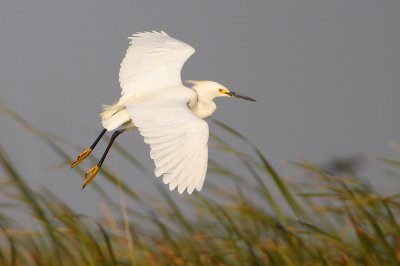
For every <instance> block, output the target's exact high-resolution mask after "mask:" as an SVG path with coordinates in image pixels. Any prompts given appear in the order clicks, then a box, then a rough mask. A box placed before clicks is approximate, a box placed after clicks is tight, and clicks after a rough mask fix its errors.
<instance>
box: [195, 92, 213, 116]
mask: <svg viewBox="0 0 400 266" xmlns="http://www.w3.org/2000/svg"><path fill="white" fill-rule="evenodd" d="M189 108H190V110H192V112H193V113H195V114H196V115H197V116H198V117H200V118H206V117H209V116H210V115H212V114H213V113H214V112H215V109H217V105H216V104H215V103H214V101H213V100H212V99H210V98H206V97H202V95H201V94H197V97H196V99H194V101H193V102H192V104H189Z"/></svg>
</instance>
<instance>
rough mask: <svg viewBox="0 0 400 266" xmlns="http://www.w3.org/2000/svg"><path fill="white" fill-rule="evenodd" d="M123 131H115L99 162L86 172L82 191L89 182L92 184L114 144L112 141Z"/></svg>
mask: <svg viewBox="0 0 400 266" xmlns="http://www.w3.org/2000/svg"><path fill="white" fill-rule="evenodd" d="M124 131H125V130H123V129H121V130H116V131H115V132H114V133H113V134H112V136H111V139H110V141H109V142H108V145H107V148H106V150H105V151H104V153H103V156H101V159H100V161H99V162H98V163H97V164H96V165H95V166H93V167H92V168H91V169H90V170H89V171H87V172H86V174H85V177H86V180H85V182H84V183H83V185H82V189H84V188H85V187H86V186H87V185H88V184H89V183H90V182H92V180H93V179H94V177H95V176H96V175H97V173H98V172H99V171H100V168H101V166H102V165H103V162H104V160H105V159H106V156H107V154H108V151H109V150H110V148H111V146H112V145H113V143H114V140H115V139H116V138H117V137H118V136H119V135H120V134H121V133H122V132H124Z"/></svg>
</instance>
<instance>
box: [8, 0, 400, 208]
mask: <svg viewBox="0 0 400 266" xmlns="http://www.w3.org/2000/svg"><path fill="white" fill-rule="evenodd" d="M399 10H400V2H399V1H395V0H393V1H390V0H385V1H369V0H352V1H348V0H338V1H317V0H298V1H263V0H259V1H236V0H220V1H211V0H205V1H172V0H158V1H154V0H147V1H127V0H125V1H98V0H87V1H76V0H71V1H50V0H37V1H28V0H20V1H11V0H2V1H1V3H0V100H1V104H2V105H6V106H8V107H9V108H11V109H12V110H14V111H15V112H17V113H18V114H20V115H21V116H23V117H24V118H25V119H27V120H28V121H29V122H30V123H32V124H33V125H35V126H36V127H38V128H40V129H42V130H45V131H49V132H52V133H54V134H56V135H59V136H61V137H63V138H65V139H67V140H69V141H70V143H73V144H75V145H79V146H82V148H87V147H88V146H89V145H90V144H91V143H92V142H93V140H94V139H95V137H96V136H97V134H98V133H99V132H100V130H101V124H100V120H99V115H98V114H99V112H100V111H101V105H102V104H111V103H113V102H114V101H116V100H117V99H118V98H119V95H120V88H119V84H118V70H119V64H120V62H121V60H122V58H123V56H124V54H125V51H126V49H127V47H128V39H127V37H128V36H130V35H131V34H132V33H134V32H137V31H147V30H164V31H166V32H167V33H168V34H170V35H171V36H173V37H175V38H177V39H179V40H182V41H184V42H187V43H189V44H191V45H192V46H193V47H194V48H195V49H196V53H195V54H194V55H193V56H192V57H191V59H190V60H189V61H188V62H187V63H186V65H185V67H184V68H183V72H182V78H183V80H185V79H208V80H215V81H218V82H220V83H222V84H224V85H225V86H226V87H228V88H231V89H232V90H234V91H238V92H241V93H243V94H246V95H249V96H251V97H254V98H256V99H257V103H250V102H243V101H239V100H227V99H218V100H217V104H218V109H217V112H216V113H215V114H214V117H215V118H216V119H218V120H220V121H223V122H225V123H226V124H228V125H230V126H231V127H233V128H235V129H237V130H238V131H239V132H241V133H243V134H244V135H245V136H246V137H248V138H249V139H250V140H251V141H252V142H253V143H254V144H256V145H257V147H259V149H260V150H261V151H262V152H264V154H266V156H267V158H268V159H269V160H270V162H271V163H272V165H273V166H275V167H276V168H278V170H279V171H280V172H281V173H284V174H285V173H287V174H286V175H287V177H288V178H289V179H290V178H291V177H290V171H291V170H290V167H287V166H285V165H282V164H281V163H280V162H281V161H285V160H292V161H298V160H301V159H307V160H310V161H313V162H317V163H318V162H321V165H328V166H329V167H331V166H332V165H331V164H330V161H331V160H332V159H335V158H353V157H354V156H356V157H354V158H358V157H357V156H358V155H361V156H366V157H363V158H366V159H365V160H368V158H369V157H368V156H387V157H393V156H398V153H396V152H395V151H393V149H391V147H390V143H396V141H397V140H399V136H400V123H398V120H399V114H400V105H399V103H398V101H399V99H400V88H399V84H400V75H399V74H400V53H399V47H400V17H399V16H398V13H399V12H398V11H399ZM210 124H211V125H210V128H211V131H212V132H213V133H216V134H218V135H219V136H220V137H221V138H223V139H224V140H226V141H228V142H230V139H229V138H230V136H229V135H226V134H225V135H224V133H222V134H219V133H221V132H219V131H218V130H217V128H216V127H215V125H214V124H212V123H210ZM0 125H1V130H0V143H1V145H2V146H3V147H4V148H5V150H7V151H8V153H9V155H10V157H11V159H12V161H14V162H17V165H16V167H17V168H18V169H19V170H20V172H21V174H22V175H23V176H29V177H32V178H31V180H28V182H29V183H30V184H32V185H33V186H38V187H39V186H42V185H45V186H47V187H48V188H50V189H51V190H52V191H53V192H54V193H56V194H57V195H58V196H59V197H60V198H61V199H62V200H63V201H66V202H67V203H69V204H70V206H71V207H72V208H73V209H75V210H77V211H78V212H85V213H88V214H96V213H97V211H98V196H97V195H96V194H95V193H94V192H93V191H92V189H91V187H90V186H89V187H87V188H86V189H85V190H84V191H81V190H80V187H81V184H82V181H83V179H82V176H81V175H79V174H78V173H77V172H76V171H72V170H70V169H69V167H68V165H63V164H62V163H63V161H62V160H61V159H60V158H59V157H58V156H56V155H55V154H54V153H53V151H51V150H50V149H49V148H48V147H46V146H45V145H43V142H42V141H40V140H39V139H38V138H37V137H35V136H33V135H31V134H30V133H28V132H26V131H25V130H23V129H22V128H21V127H20V126H19V125H18V124H17V123H16V122H15V121H14V120H13V119H10V118H9V117H7V116H5V115H3V114H1V115H0ZM118 142H119V143H120V144H121V145H123V146H124V147H126V149H127V150H128V151H129V152H130V153H131V154H132V155H133V156H134V157H135V158H137V159H138V160H139V161H140V162H141V163H142V164H143V165H144V166H145V167H146V168H147V169H148V173H144V172H141V171H139V170H138V169H136V168H134V167H132V165H131V164H129V163H127V162H126V161H125V160H123V159H121V158H119V156H117V154H116V153H115V152H113V151H111V153H110V154H109V157H108V159H107V161H106V163H105V164H106V165H107V166H108V167H109V168H110V169H112V170H113V171H115V172H116V173H118V174H119V176H120V177H121V178H122V179H123V180H124V181H127V182H128V183H129V184H131V186H132V187H133V188H135V189H137V190H140V191H141V192H142V193H145V194H146V195H151V196H154V197H157V195H158V194H159V192H158V190H157V189H156V186H155V182H161V181H160V180H157V179H156V178H155V177H154V175H153V174H152V170H153V163H152V161H151V160H150V159H149V156H148V153H149V152H148V147H147V146H146V145H145V144H144V143H143V141H142V138H141V136H140V135H139V134H138V133H137V132H130V133H127V134H124V135H122V136H121V137H120V138H119V139H118ZM231 145H232V146H234V147H235V148H237V149H241V146H240V145H241V144H240V143H235V141H234V140H232V142H231ZM64 146H65V152H66V153H67V154H69V155H70V156H71V157H72V158H75V157H76V155H77V154H78V153H79V152H80V150H79V149H78V148H77V147H76V146H73V145H71V144H68V145H64ZM104 146H105V143H101V146H99V147H98V148H97V149H96V150H95V152H94V154H95V155H97V156H100V155H101V153H102V152H103V150H104V148H105V147H104ZM243 148H244V147H243ZM210 156H211V158H213V159H214V160H216V161H217V162H219V163H220V164H222V165H224V166H228V167H231V166H233V165H234V164H235V162H234V161H231V160H230V158H227V157H224V156H218V153H217V152H216V151H214V149H212V148H211V149H210ZM92 165H93V163H92V162H90V161H88V162H86V163H84V164H83V167H84V169H85V170H87V169H89V168H90V167H92ZM239 171H240V170H239ZM374 171H375V170H374ZM371 173H372V175H371ZM374 173H375V172H369V173H368V176H365V178H367V179H369V181H370V182H371V183H373V184H374V185H375V186H376V188H377V189H379V190H380V191H381V192H382V193H392V192H395V191H398V190H399V183H398V182H397V181H398V180H397V179H390V178H389V179H385V181H384V182H382V180H381V179H380V178H379V173H377V174H376V176H374V175H373V174H374ZM212 179H213V175H211V174H210V175H208V177H207V179H206V183H207V180H212ZM295 181H296V180H295ZM94 182H96V183H98V184H100V185H102V186H105V187H107V184H103V183H104V182H105V180H104V179H103V177H102V176H101V175H99V176H98V177H96V179H95V181H94ZM222 185H223V184H222ZM203 189H207V186H205V188H203ZM109 193H110V195H109V196H110V197H117V196H118V194H117V191H116V190H113V189H110V190H109ZM173 197H174V198H176V199H178V198H180V197H181V196H179V195H178V194H177V193H173Z"/></svg>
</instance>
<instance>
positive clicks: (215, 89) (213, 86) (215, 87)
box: [186, 80, 256, 102]
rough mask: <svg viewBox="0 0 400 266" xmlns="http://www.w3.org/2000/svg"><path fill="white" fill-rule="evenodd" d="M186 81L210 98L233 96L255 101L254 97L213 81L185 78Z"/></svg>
mask: <svg viewBox="0 0 400 266" xmlns="http://www.w3.org/2000/svg"><path fill="white" fill-rule="evenodd" d="M186 82H187V83H189V84H192V89H193V90H195V91H196V92H197V93H199V94H201V95H204V96H208V97H210V98H211V99H214V98H215V97H235V98H240V99H244V100H248V101H253V102H255V101H256V100H255V99H253V98H250V97H248V96H245V95H241V94H238V93H236V92H233V91H230V90H229V89H227V88H226V87H225V86H223V85H221V84H219V83H218V82H215V81H209V80H187V81H186Z"/></svg>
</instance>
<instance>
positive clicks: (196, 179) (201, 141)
mask: <svg viewBox="0 0 400 266" xmlns="http://www.w3.org/2000/svg"><path fill="white" fill-rule="evenodd" d="M188 91H189V90H188V89H187V88H184V87H182V89H172V90H171V93H167V94H156V95H155V96H154V97H153V98H151V99H148V100H146V101H145V102H140V103H135V104H127V106H126V110H127V112H128V114H129V115H130V117H131V119H132V121H133V123H134V124H135V126H136V127H137V128H138V130H139V132H140V134H141V135H142V136H143V137H144V139H145V142H146V143H147V144H149V145H150V157H151V158H152V159H153V160H154V164H155V170H154V172H155V175H156V176H157V177H159V176H163V182H164V183H165V184H168V185H169V188H170V190H174V189H175V188H178V192H179V193H183V192H184V191H185V190H186V191H187V192H188V193H189V194H190V193H192V192H193V191H194V189H197V190H200V189H201V188H202V185H203V182H204V177H205V174H206V170H207V160H208V146H207V142H208V137H209V130H208V124H207V123H206V122H205V121H204V120H203V119H201V118H199V117H197V116H196V115H195V114H194V113H193V112H192V111H191V110H189V108H188V106H187V103H188V102H189V99H190V97H191V96H192V94H191V93H188ZM189 92H190V91H189Z"/></svg>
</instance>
